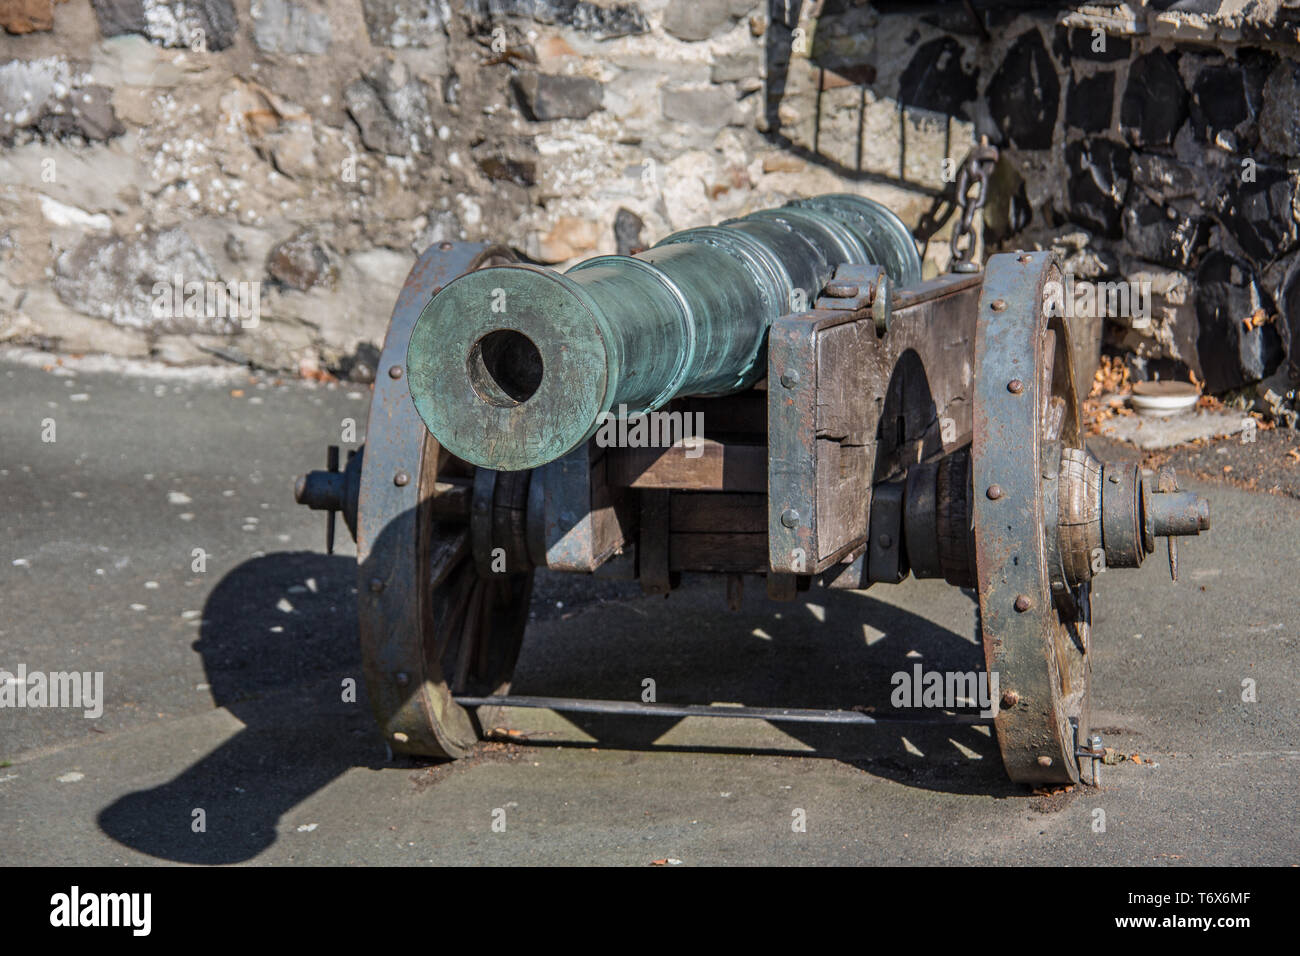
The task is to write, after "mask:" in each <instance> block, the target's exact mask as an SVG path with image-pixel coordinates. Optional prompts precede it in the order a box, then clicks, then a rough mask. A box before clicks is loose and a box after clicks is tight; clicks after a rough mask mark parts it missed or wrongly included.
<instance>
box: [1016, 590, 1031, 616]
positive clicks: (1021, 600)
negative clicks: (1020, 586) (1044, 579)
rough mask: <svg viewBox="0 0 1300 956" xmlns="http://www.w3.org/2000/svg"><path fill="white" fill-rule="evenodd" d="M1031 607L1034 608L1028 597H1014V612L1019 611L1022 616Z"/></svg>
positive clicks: (1023, 595)
mask: <svg viewBox="0 0 1300 956" xmlns="http://www.w3.org/2000/svg"><path fill="white" fill-rule="evenodd" d="M1033 606H1034V602H1033V601H1031V600H1029V595H1027V594H1017V595H1016V610H1017V611H1019V612H1020V613H1021V614H1024V613H1025V612H1026V611H1028V610H1029V609H1030V608H1031V607H1033Z"/></svg>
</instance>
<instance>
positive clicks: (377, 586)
mask: <svg viewBox="0 0 1300 956" xmlns="http://www.w3.org/2000/svg"><path fill="white" fill-rule="evenodd" d="M383 589H384V582H383V580H382V579H381V578H371V579H370V593H371V594H378V593H379V592H380V591H382V590H383Z"/></svg>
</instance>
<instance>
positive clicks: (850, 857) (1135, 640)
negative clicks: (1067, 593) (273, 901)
mask: <svg viewBox="0 0 1300 956" xmlns="http://www.w3.org/2000/svg"><path fill="white" fill-rule="evenodd" d="M20 358H21V360H19V359H20ZM55 363H56V360H54V359H52V358H42V357H39V356H33V355H30V354H29V355H27V356H26V357H25V358H23V357H21V356H20V357H18V358H15V357H14V356H13V355H10V356H7V357H5V358H4V359H3V360H0V509H2V511H3V516H4V517H3V522H4V528H5V534H4V538H3V541H4V553H3V556H2V559H0V595H2V598H0V600H2V604H0V607H3V614H2V615H0V669H8V670H10V671H13V670H14V669H15V668H16V667H17V666H18V665H19V664H22V665H25V666H26V667H27V668H28V669H29V671H42V672H52V671H71V670H77V671H90V672H102V673H103V675H104V695H103V697H104V699H103V713H102V715H101V716H98V717H96V718H87V717H85V716H83V714H82V713H81V712H80V711H74V710H70V709H54V708H44V709H28V708H22V709H18V708H0V843H2V845H3V847H4V852H3V853H2V854H0V860H3V862H4V863H7V864H11V865H12V864H46V863H63V864H80V865H115V864H135V865H139V864H159V863H221V864H233V863H256V864H275V863H280V864H283V863H315V864H359V863H365V864H393V863H396V864H406V863H411V864H414V863H439V864H444V863H461V864H466V863H468V864H511V863H513V864H559V863H584V864H624V865H646V864H649V863H652V862H655V861H664V860H669V861H681V862H682V863H684V864H687V865H690V864H864V863H876V864H949V863H951V864H975V865H986V864H995V865H1010V864H1016V863H1026V864H1068V865H1097V866H1110V865H1116V864H1124V863H1136V864H1156V865H1187V864H1234V865H1235V864H1275V865H1294V864H1296V863H1300V829H1298V827H1297V821H1300V812H1298V811H1300V786H1298V785H1297V770H1300V762H1298V761H1300V668H1298V667H1297V663H1298V661H1300V650H1298V649H1297V637H1298V636H1300V574H1298V573H1297V564H1298V559H1300V501H1296V500H1294V499H1293V498H1291V497H1289V496H1288V495H1287V494H1286V493H1285V492H1283V493H1273V494H1267V493H1263V492H1253V491H1250V490H1246V489H1242V488H1238V487H1233V486H1232V485H1229V484H1226V483H1222V482H1218V481H1215V482H1207V481H1205V480H1203V479H1193V480H1191V481H1190V482H1188V481H1185V482H1184V484H1185V486H1190V487H1192V488H1194V489H1195V490H1197V491H1198V492H1200V493H1201V494H1204V495H1207V496H1208V497H1209V498H1210V499H1211V502H1212V508H1213V515H1214V524H1213V528H1212V530H1211V531H1210V532H1209V534H1208V535H1204V536H1202V537H1201V538H1199V539H1196V540H1186V539H1185V540H1184V541H1183V542H1182V543H1181V544H1180V571H1181V573H1180V577H1181V580H1180V583H1179V584H1177V585H1174V584H1171V583H1170V581H1169V575H1168V571H1167V569H1166V567H1165V566H1164V561H1163V560H1162V556H1161V555H1160V554H1157V555H1155V556H1153V558H1152V559H1150V560H1149V561H1148V562H1147V563H1146V564H1145V565H1144V566H1143V567H1142V568H1141V569H1140V570H1137V571H1121V570H1115V571H1113V572H1110V573H1107V574H1106V575H1104V576H1102V578H1101V579H1099V581H1098V583H1097V586H1096V589H1095V597H1094V635H1095V641H1094V647H1095V650H1094V654H1095V657H1094V662H1093V681H1094V684H1093V708H1094V719H1095V722H1096V724H1097V725H1098V726H1099V727H1100V729H1101V730H1102V732H1103V734H1104V736H1105V742H1106V744H1107V745H1108V746H1111V747H1114V748H1116V750H1117V751H1118V752H1119V753H1121V754H1123V755H1125V756H1126V757H1130V758H1131V757H1133V756H1135V757H1136V758H1137V759H1136V760H1134V759H1125V760H1124V761H1123V762H1122V763H1120V764H1118V765H1115V766H1107V767H1105V769H1104V772H1103V778H1102V786H1101V788H1100V789H1092V788H1073V789H1069V790H1064V791H1058V792H1053V793H1033V792H1031V791H1029V790H1027V789H1025V788H1023V787H1020V786H1017V785H1014V784H1011V783H1010V782H1008V781H1007V780H1006V778H1005V776H1004V773H1003V770H1002V767H1001V763H1000V760H999V757H998V754H997V747H996V743H995V742H994V741H993V740H992V739H991V737H990V736H989V735H988V734H987V732H986V730H987V729H986V728H978V727H971V726H958V727H945V728H936V727H930V728H921V729H919V730H917V731H916V732H912V731H907V732H904V733H900V731H899V730H898V729H884V728H881V727H853V728H847V729H845V728H838V729H837V728H825V727H811V726H808V725H798V724H780V725H772V724H768V723H765V722H758V721H738V720H717V719H704V718H689V719H685V720H677V719H658V718H656V719H653V720H627V719H622V720H619V719H613V718H595V717H579V716H576V715H575V716H574V717H573V718H572V719H569V718H564V717H561V716H559V715H556V714H553V713H551V712H547V711H524V710H520V709H512V710H509V711H506V712H505V713H504V715H503V716H502V717H501V718H500V723H499V726H497V727H494V728H491V729H493V730H494V731H496V733H495V736H496V737H497V738H499V739H495V740H489V741H486V742H484V743H483V744H482V745H481V746H480V747H479V748H478V750H477V751H476V753H475V754H474V755H472V756H471V757H469V758H467V759H464V760H462V761H458V762H456V763H451V764H434V763H430V762H425V761H418V760H411V759H405V758H398V759H391V758H390V757H389V756H388V754H387V752H386V748H385V746H384V743H383V740H382V739H381V737H380V736H379V734H378V732H377V731H376V729H375V727H374V725H373V723H372V720H371V717H370V714H369V709H368V706H367V704H366V701H365V696H364V682H363V681H361V679H360V678H361V673H360V658H359V651H358V646H357V640H356V622H355V580H354V578H355V561H354V559H353V553H354V552H353V550H352V547H351V542H350V540H348V539H347V536H346V532H344V531H343V529H342V526H341V525H340V548H339V550H338V552H337V553H336V554H335V555H333V556H327V555H325V554H324V553H323V551H324V520H323V517H322V516H321V515H320V514H318V513H313V512H308V511H306V510H305V509H302V508H300V507H298V506H296V505H295V504H294V502H293V497H292V482H293V478H294V477H295V475H297V474H298V473H300V472H302V471H304V470H307V469H309V468H313V467H320V466H322V465H323V463H324V453H325V446H326V445H327V444H330V443H336V444H337V443H340V437H341V434H342V431H343V429H344V428H345V427H346V421H345V420H348V419H351V420H353V421H354V422H355V423H356V428H357V435H356V437H357V439H358V441H360V440H364V430H365V417H366V410H367V407H368V402H369V390H368V389H367V388H366V387H365V386H356V385H347V384H344V385H336V386H326V385H321V384H317V383H310V382H301V381H284V382H280V381H277V380H275V379H273V378H271V377H269V376H263V375H256V376H250V375H248V374H247V373H245V372H230V371H224V372H221V373H216V372H205V373H192V372H191V373H185V374H179V373H175V372H164V371H161V370H155V371H154V373H153V374H148V375H144V374H140V373H139V370H133V371H131V372H130V373H125V372H123V371H122V370H120V369H109V370H105V371H92V370H87V369H86V368H84V367H81V368H80V369H78V368H77V367H76V363H73V362H67V363H65V365H64V366H60V365H57V364H55ZM42 366H46V367H44V368H43V367H42ZM51 421H52V422H53V424H54V436H53V437H54V439H55V440H53V441H48V440H43V439H44V438H48V437H50V436H49V429H48V426H49V423H50V422H51ZM1261 440H1265V439H1263V435H1261ZM1266 440H1268V441H1273V440H1274V439H1272V438H1269V439H1266ZM1252 453H1253V454H1254V455H1256V456H1258V455H1260V454H1261V452H1260V451H1259V449H1258V447H1257V448H1256V449H1252V450H1251V451H1250V452H1238V451H1236V450H1234V451H1233V454H1234V455H1237V454H1243V455H1247V456H1248V457H1247V459H1246V460H1254V459H1253V458H1249V455H1251V454H1252ZM1209 454H1215V452H1214V451H1213V450H1210V451H1209ZM1134 457H1137V454H1136V453H1134ZM1221 457H1222V456H1220V458H1221ZM1211 464H1215V465H1218V461H1213V460H1212V461H1211ZM1220 467H1221V466H1220ZM1268 467H1275V466H1274V465H1272V464H1270V465H1269V466H1268ZM1278 467H1280V466H1278ZM1234 470H1235V468H1234ZM1213 473H1214V472H1213V469H1211V468H1208V467H1207V469H1205V470H1204V471H1202V474H1203V475H1213ZM1229 474H1230V473H1229ZM1220 475H1222V472H1220ZM1216 477H1217V476H1216ZM1273 483H1275V482H1270V484H1273ZM1268 490H1271V489H1270V488H1269V487H1267V486H1266V487H1265V488H1264V489H1263V491H1264V492H1266V491H1268ZM196 549H202V556H203V561H202V562H198V560H197V557H196ZM200 567H201V568H202V570H199V568H200ZM533 615H534V617H533V620H532V622H531V624H530V626H529V629H528V633H527V636H526V638H525V643H524V649H523V652H522V655H521V659H520V662H519V667H518V669H517V672H516V679H515V685H514V688H513V692H514V693H517V694H528V695H557V696H586V697H598V698H601V697H603V698H618V699H635V698H636V697H637V696H639V693H640V689H641V687H642V681H643V680H644V679H645V678H647V677H649V678H652V679H654V680H655V682H656V686H657V690H658V697H659V699H660V700H662V701H675V702H718V703H745V704H751V705H759V706H763V705H767V706H793V707H852V706H858V707H887V706H888V697H889V693H890V691H891V689H892V685H891V683H890V675H892V674H893V673H895V672H897V671H901V670H906V671H910V670H911V668H912V667H913V665H914V664H917V663H921V664H923V665H924V667H925V668H927V669H958V670H965V669H975V668H978V667H979V666H980V665H981V661H982V655H981V652H980V649H979V647H978V645H977V644H976V633H975V604H974V602H973V600H972V597H971V595H970V594H969V593H968V592H963V591H961V590H959V589H955V588H951V587H948V586H947V585H945V584H943V583H942V582H935V581H915V580H909V581H907V582H905V583H904V584H902V585H899V586H896V587H885V586H881V585H877V586H876V587H874V588H873V589H871V590H870V591H867V592H830V591H826V590H823V589H814V590H812V591H809V592H807V593H805V594H802V595H800V599H799V600H797V601H796V602H793V603H786V604H776V603H771V602H769V601H767V599H766V597H765V595H764V593H763V588H762V585H761V581H758V580H757V579H755V580H753V581H750V582H748V587H747V589H746V594H745V598H744V603H743V606H742V608H741V610H740V611H738V612H730V611H728V610H727V609H726V604H725V601H724V597H723V591H722V586H721V584H720V582H718V581H716V580H714V579H711V578H708V577H706V576H698V577H688V578H687V581H686V584H685V586H684V587H683V588H682V589H681V590H679V591H677V592H674V594H673V595H672V596H671V597H670V598H668V599H664V598H652V597H644V596H641V595H640V593H639V591H638V590H636V589H635V588H634V587H629V586H627V585H618V584H613V583H609V582H597V581H592V580H589V579H585V578H577V577H573V576H557V575H547V574H541V575H539V580H538V585H537V590H536V593H535V598H534V611H533ZM347 678H353V679H356V680H357V683H358V684H359V685H360V687H361V696H360V698H359V699H358V700H357V701H356V702H351V703H348V702H344V701H343V699H342V695H341V693H340V687H341V685H342V682H343V681H344V680H345V679H347ZM1252 686H1253V690H1254V693H1253V695H1252V694H1251V693H1249V692H1248V691H1249V690H1250V688H1251V687H1252ZM1243 695H1244V696H1245V697H1246V698H1251V697H1252V696H1253V698H1254V699H1253V700H1251V699H1243ZM196 810H202V811H203V813H202V817H203V819H204V822H205V826H206V829H205V831H204V832H195V827H194V821H195V819H196V815H195V811H196ZM1099 811H1100V813H1099ZM494 821H496V822H497V824H498V825H497V827H496V828H494V826H493V823H494ZM502 821H504V829H502V828H501V825H500V824H501V822H502ZM800 821H802V822H803V826H802V827H800V826H798V825H797V824H798V823H799V822H800ZM1099 821H1100V822H1102V823H1104V826H1102V827H1100V828H1099V826H1098V824H1099Z"/></svg>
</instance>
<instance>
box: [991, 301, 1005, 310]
mask: <svg viewBox="0 0 1300 956" xmlns="http://www.w3.org/2000/svg"><path fill="white" fill-rule="evenodd" d="M1006 310H1007V300H1006V299H994V300H993V311H994V312H1005V311H1006Z"/></svg>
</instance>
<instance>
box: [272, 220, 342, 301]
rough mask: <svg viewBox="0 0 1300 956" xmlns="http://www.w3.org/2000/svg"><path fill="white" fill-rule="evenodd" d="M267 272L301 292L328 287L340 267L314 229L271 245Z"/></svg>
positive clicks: (334, 279)
mask: <svg viewBox="0 0 1300 956" xmlns="http://www.w3.org/2000/svg"><path fill="white" fill-rule="evenodd" d="M266 271H267V273H268V274H269V275H270V276H271V278H273V279H275V280H276V281H277V282H279V283H281V284H282V285H286V286H288V287H289V288H291V289H297V290H298V291H300V292H306V291H307V290H308V289H312V288H315V287H316V286H325V287H327V288H329V287H332V286H333V285H334V283H335V282H336V281H337V280H338V267H337V266H336V265H334V261H333V258H332V257H331V256H330V253H329V250H328V249H326V248H325V244H324V243H323V242H322V241H321V239H320V237H319V236H318V235H316V233H315V231H314V230H312V229H299V230H298V231H297V232H295V233H294V234H293V235H292V236H290V237H289V238H288V239H286V240H284V241H283V242H281V243H279V244H278V245H276V246H274V247H272V249H271V252H270V254H269V255H268V256H267V257H266Z"/></svg>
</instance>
